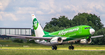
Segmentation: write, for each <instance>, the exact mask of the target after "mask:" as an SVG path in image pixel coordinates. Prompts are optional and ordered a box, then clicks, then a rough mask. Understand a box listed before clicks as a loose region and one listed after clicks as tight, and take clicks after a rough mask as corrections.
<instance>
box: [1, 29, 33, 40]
mask: <svg viewBox="0 0 105 55" xmlns="http://www.w3.org/2000/svg"><path fill="white" fill-rule="evenodd" d="M2 35H24V36H30V35H31V28H0V38H1V37H3V38H5V37H7V36H2Z"/></svg>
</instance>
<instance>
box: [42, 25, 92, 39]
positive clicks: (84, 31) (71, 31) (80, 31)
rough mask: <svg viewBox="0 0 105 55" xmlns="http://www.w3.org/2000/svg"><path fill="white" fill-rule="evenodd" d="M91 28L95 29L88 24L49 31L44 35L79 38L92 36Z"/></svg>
mask: <svg viewBox="0 0 105 55" xmlns="http://www.w3.org/2000/svg"><path fill="white" fill-rule="evenodd" d="M90 29H93V28H92V27H91V26H88V25H81V26H75V27H71V28H68V29H64V30H60V31H56V32H52V33H48V34H46V35H44V36H43V37H66V38H67V39H66V40H72V39H77V38H85V39H86V38H89V36H91V34H90Z"/></svg>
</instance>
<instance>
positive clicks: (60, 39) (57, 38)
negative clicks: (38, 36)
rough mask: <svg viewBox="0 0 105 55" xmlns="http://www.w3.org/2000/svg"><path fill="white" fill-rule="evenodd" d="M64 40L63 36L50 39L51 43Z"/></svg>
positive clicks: (58, 42) (59, 42)
mask: <svg viewBox="0 0 105 55" xmlns="http://www.w3.org/2000/svg"><path fill="white" fill-rule="evenodd" d="M62 42H63V40H62V38H61V37H53V38H52V39H51V40H50V43H51V44H61V43H62Z"/></svg>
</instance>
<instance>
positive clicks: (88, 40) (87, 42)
mask: <svg viewBox="0 0 105 55" xmlns="http://www.w3.org/2000/svg"><path fill="white" fill-rule="evenodd" d="M91 42H92V40H91V38H89V39H81V40H80V43H81V44H90V43H91Z"/></svg>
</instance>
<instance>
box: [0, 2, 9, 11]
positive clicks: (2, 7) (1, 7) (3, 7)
mask: <svg viewBox="0 0 105 55" xmlns="http://www.w3.org/2000/svg"><path fill="white" fill-rule="evenodd" d="M9 2H10V0H6V1H5V0H0V10H4V9H5V8H6V7H7V6H8V4H9Z"/></svg>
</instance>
